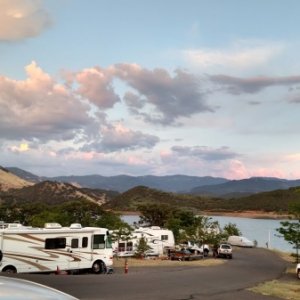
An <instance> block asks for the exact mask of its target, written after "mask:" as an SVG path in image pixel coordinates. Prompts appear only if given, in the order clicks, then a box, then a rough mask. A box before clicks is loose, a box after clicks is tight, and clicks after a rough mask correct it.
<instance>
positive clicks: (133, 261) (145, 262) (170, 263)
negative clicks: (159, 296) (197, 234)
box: [114, 258, 225, 268]
mask: <svg viewBox="0 0 300 300" xmlns="http://www.w3.org/2000/svg"><path fill="white" fill-rule="evenodd" d="M224 262H225V261H224V260H222V259H213V258H205V259H199V260H193V261H176V260H167V259H160V258H157V259H137V258H128V259H127V263H128V267H129V268H130V267H179V266H201V267H209V266H217V265H220V264H223V263H224ZM124 265H125V258H119V259H116V258H115V259H114V267H116V268H118V267H124Z"/></svg>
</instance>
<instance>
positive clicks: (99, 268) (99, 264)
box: [92, 260, 106, 274]
mask: <svg viewBox="0 0 300 300" xmlns="http://www.w3.org/2000/svg"><path fill="white" fill-rule="evenodd" d="M92 271H93V273H95V274H101V273H105V271H106V266H105V263H104V262H103V261H101V260H96V261H95V262H94V263H93V266H92Z"/></svg>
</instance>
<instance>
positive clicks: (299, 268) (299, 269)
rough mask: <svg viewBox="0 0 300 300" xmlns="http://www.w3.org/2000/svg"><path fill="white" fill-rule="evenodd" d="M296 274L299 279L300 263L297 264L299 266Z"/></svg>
mask: <svg viewBox="0 0 300 300" xmlns="http://www.w3.org/2000/svg"><path fill="white" fill-rule="evenodd" d="M296 274H297V277H298V279H300V264H297V266H296Z"/></svg>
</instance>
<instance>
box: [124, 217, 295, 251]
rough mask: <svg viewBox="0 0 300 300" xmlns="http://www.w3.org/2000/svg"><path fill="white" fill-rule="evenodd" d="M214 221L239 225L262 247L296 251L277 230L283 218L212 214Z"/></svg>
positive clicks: (127, 220)
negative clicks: (253, 217) (272, 218)
mask: <svg viewBox="0 0 300 300" xmlns="http://www.w3.org/2000/svg"><path fill="white" fill-rule="evenodd" d="M211 218H212V220H213V221H218V222H219V224H220V226H221V228H223V227H224V225H226V224H228V223H234V224H236V225H237V227H238V228H239V230H240V231H241V232H242V235H243V236H245V237H247V238H248V239H249V240H252V241H254V240H256V241H257V246H258V247H262V248H267V247H268V248H269V249H276V250H280V251H284V252H295V250H294V249H293V247H292V245H290V244H289V243H288V242H286V241H285V240H284V239H283V237H280V236H279V234H278V232H277V231H276V229H277V228H279V227H280V226H281V225H280V222H281V221H282V220H271V219H250V218H239V217H223V216H211ZM122 220H124V221H125V222H127V223H128V224H130V225H132V224H133V223H134V222H137V221H139V216H137V215H124V216H122Z"/></svg>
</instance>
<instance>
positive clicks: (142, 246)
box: [135, 237, 151, 257]
mask: <svg viewBox="0 0 300 300" xmlns="http://www.w3.org/2000/svg"><path fill="white" fill-rule="evenodd" d="M149 249H151V247H150V246H149V245H148V244H147V240H146V239H145V238H144V237H141V238H140V239H139V241H138V244H137V246H136V251H135V255H136V256H137V257H145V252H146V251H147V250H149Z"/></svg>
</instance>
